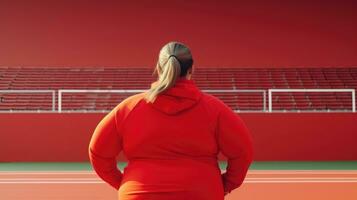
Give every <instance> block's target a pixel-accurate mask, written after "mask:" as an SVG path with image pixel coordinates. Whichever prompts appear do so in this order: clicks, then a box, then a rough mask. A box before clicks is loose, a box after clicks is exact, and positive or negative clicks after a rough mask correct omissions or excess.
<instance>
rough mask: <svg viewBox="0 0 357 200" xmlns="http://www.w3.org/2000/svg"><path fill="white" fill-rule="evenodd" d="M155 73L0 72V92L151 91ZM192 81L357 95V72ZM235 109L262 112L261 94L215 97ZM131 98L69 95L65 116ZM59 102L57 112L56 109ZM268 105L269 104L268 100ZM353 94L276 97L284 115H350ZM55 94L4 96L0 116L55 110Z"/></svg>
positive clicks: (198, 76) (247, 71)
mask: <svg viewBox="0 0 357 200" xmlns="http://www.w3.org/2000/svg"><path fill="white" fill-rule="evenodd" d="M152 71H153V70H152V69H150V68H132V67H131V68H124V67H0V91H3V90H48V89H49V90H55V91H56V92H57V91H58V90H59V89H105V90H107V89H147V88H149V87H150V84H151V82H153V81H154V80H155V79H156V78H155V77H154V76H153V75H152ZM193 79H194V80H195V82H196V83H197V85H198V87H199V88H200V89H203V90H217V89H223V90H232V89H238V90H242V89H243V90H258V89H259V90H261V89H262V90H268V89H272V88H282V89H289V88H291V89H294V88H297V89H302V88H306V89H311V88H314V89H345V88H348V89H357V67H349V68H347V67H346V68H341V67H335V68H333V67H324V68H305V67H304V68H196V69H195V72H194V75H193ZM211 93H212V94H213V95H215V96H217V97H219V98H221V99H222V100H223V101H224V102H226V103H227V104H228V105H229V106H230V107H232V109H234V110H240V111H261V110H262V109H263V97H262V93H261V92H250V93H248V92H246V93H244V92H238V93H237V92H226V93H222V92H211ZM129 95H132V94H129V93H118V94H114V93H105V94H103V93H65V94H63V97H62V109H63V110H64V111H103V110H111V109H112V108H113V107H114V106H115V105H116V104H118V103H119V102H120V101H121V100H123V99H124V98H126V97H127V96H129ZM57 98H58V97H57V96H56V99H55V100H56V107H57V103H58V102H57ZM266 105H267V99H266ZM351 108H352V103H351V93H350V92H324V93H321V92H312V93H310V92H309V93H307V92H296V93H295V92H294V93H292V92H281V93H274V95H273V109H274V110H280V111H286V110H287V111H290V110H292V111H299V110H302V111H304V110H309V111H320V110H331V111H350V110H351ZM51 109H52V94H51V93H3V92H0V111H10V110H12V111H16V110H51Z"/></svg>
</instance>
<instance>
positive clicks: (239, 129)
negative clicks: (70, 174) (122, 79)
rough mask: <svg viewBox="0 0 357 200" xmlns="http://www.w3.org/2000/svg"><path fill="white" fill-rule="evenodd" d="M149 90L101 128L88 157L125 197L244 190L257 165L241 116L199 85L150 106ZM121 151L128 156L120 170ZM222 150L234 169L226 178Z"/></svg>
mask: <svg viewBox="0 0 357 200" xmlns="http://www.w3.org/2000/svg"><path fill="white" fill-rule="evenodd" d="M143 97H144V93H140V94H137V95H133V96H131V97H129V98H127V99H125V100H124V101H122V102H121V103H120V104H118V105H117V106H116V107H115V108H114V109H113V110H112V111H111V112H110V113H109V114H107V115H106V116H105V117H104V118H103V119H102V120H101V122H100V123H99V124H98V126H97V127H96V129H95V131H94V133H93V136H92V139H91V141H90V145H89V157H90V161H91V163H92V165H93V168H94V170H95V171H96V173H97V174H98V175H99V176H100V177H101V178H102V179H103V180H104V181H106V182H107V183H109V184H110V185H111V186H113V187H114V188H115V189H117V190H118V189H119V191H118V192H119V199H121V200H128V199H145V200H148V199H156V200H157V199H180V200H182V199H196V200H197V199H204V200H210V199H212V200H220V199H223V198H224V192H230V191H231V190H233V189H235V188H237V187H239V186H240V185H241V184H242V182H243V180H244V178H245V176H246V173H247V170H248V167H249V165H250V163H251V162H252V156H253V149H252V140H251V137H250V134H249V131H248V129H247V128H246V126H245V124H244V123H243V121H242V120H241V118H240V117H239V116H238V115H237V114H236V113H234V112H233V111H232V110H231V109H230V108H229V107H228V106H226V105H225V104H224V103H223V102H222V101H221V100H219V99H218V98H216V97H214V96H211V95H209V94H206V93H203V92H201V91H200V90H199V89H198V88H197V87H196V85H195V83H194V81H193V80H187V79H183V78H180V79H178V80H177V82H176V84H175V85H174V87H172V88H170V89H168V90H166V91H165V92H164V93H162V94H160V95H159V96H158V97H157V99H156V100H155V102H154V103H147V102H146V101H145V100H144V99H143ZM120 151H123V153H124V155H125V156H126V157H127V159H128V165H127V166H126V167H125V168H124V172H123V173H122V172H121V171H120V170H118V169H117V165H116V156H117V155H118V154H119V152H120ZM219 151H222V153H223V154H224V155H225V156H227V158H228V166H227V170H226V172H225V173H223V174H221V171H220V169H219V166H218V163H217V154H218V153H219Z"/></svg>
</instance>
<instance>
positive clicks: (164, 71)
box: [145, 42, 193, 102]
mask: <svg viewBox="0 0 357 200" xmlns="http://www.w3.org/2000/svg"><path fill="white" fill-rule="evenodd" d="M192 64H193V59H192V55H191V51H190V49H189V48H188V47H187V46H186V45H184V44H182V43H180V42H169V43H168V44H166V45H165V46H163V47H162V48H161V50H160V54H159V60H158V62H157V64H156V68H155V70H154V73H155V72H156V73H157V75H158V80H157V81H156V82H155V83H153V84H152V85H151V88H150V89H149V90H148V91H147V92H146V95H145V99H146V101H147V102H154V101H155V99H156V97H157V96H158V95H159V94H160V93H162V92H164V91H165V90H167V89H169V88H170V87H172V86H173V85H175V82H176V79H177V78H178V77H182V76H185V75H186V74H187V71H188V70H189V69H190V68H192Z"/></svg>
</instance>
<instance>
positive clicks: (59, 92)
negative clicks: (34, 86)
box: [58, 90, 146, 112]
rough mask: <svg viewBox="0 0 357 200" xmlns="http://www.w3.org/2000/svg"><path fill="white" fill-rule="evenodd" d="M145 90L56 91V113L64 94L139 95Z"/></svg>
mask: <svg viewBox="0 0 357 200" xmlns="http://www.w3.org/2000/svg"><path fill="white" fill-rule="evenodd" d="M144 91H146V90H58V112H62V94H64V93H139V92H144Z"/></svg>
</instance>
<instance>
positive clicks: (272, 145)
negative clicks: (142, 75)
mask: <svg viewBox="0 0 357 200" xmlns="http://www.w3.org/2000/svg"><path fill="white" fill-rule="evenodd" d="M103 116H104V115H103V114H94V113H91V114H90V113H88V114H78V113H77V114H76V113H63V114H58V113H52V114H38V113H36V114H29V113H28V114H24V113H22V114H17V113H13V114H0V126H1V140H0V147H1V151H0V162H6V161H11V162H16V161H32V162H34V161H57V162H61V161H88V155H87V148H88V145H89V140H90V137H91V135H92V133H93V131H94V128H95V127H96V125H97V124H98V123H99V121H100V119H101V118H103ZM240 116H241V117H242V119H243V120H244V121H245V123H246V124H247V126H248V128H249V129H250V131H251V134H252V136H253V139H254V147H255V158H254V160H256V161H262V160H281V161H284V160H310V161H312V160H315V161H323V160H330V161H333V160H355V159H356V158H357V148H356V141H357V134H356V130H357V123H356V121H357V115H356V114H354V113H270V114H269V113H265V114H264V113H241V114H240ZM123 158H124V157H123V155H121V156H120V159H123ZM220 158H221V159H222V158H223V157H220Z"/></svg>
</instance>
